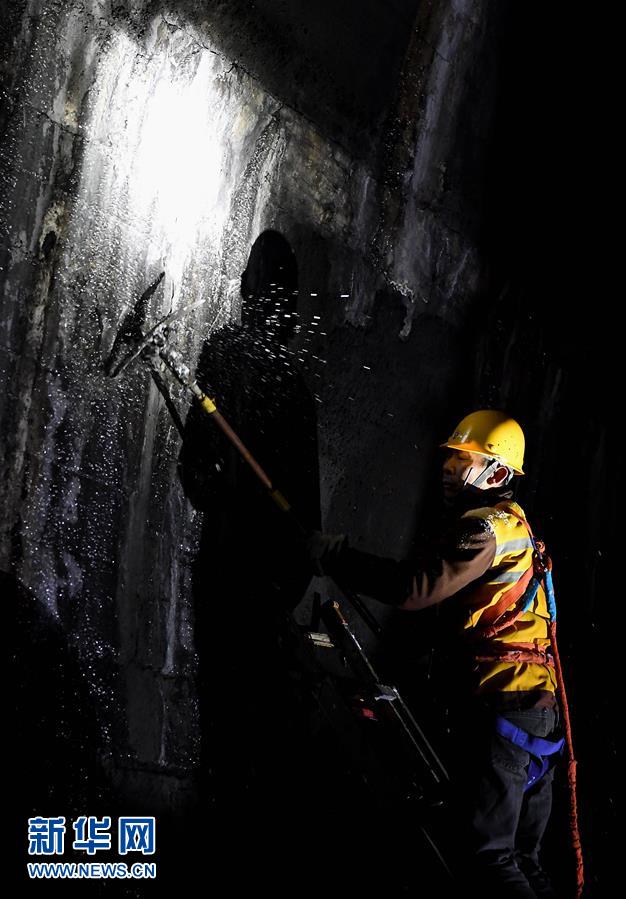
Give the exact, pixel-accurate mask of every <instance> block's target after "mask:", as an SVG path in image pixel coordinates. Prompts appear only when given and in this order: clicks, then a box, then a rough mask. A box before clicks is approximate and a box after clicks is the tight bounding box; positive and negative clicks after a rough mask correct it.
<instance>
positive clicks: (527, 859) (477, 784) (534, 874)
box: [462, 708, 559, 899]
mask: <svg viewBox="0 0 626 899" xmlns="http://www.w3.org/2000/svg"><path fill="white" fill-rule="evenodd" d="M505 717H506V718H508V719H509V720H510V721H512V722H513V723H514V724H516V725H517V726H518V727H521V728H522V729H523V730H525V731H527V732H528V733H530V734H533V735H535V736H538V737H547V738H548V739H556V738H557V737H558V734H557V733H556V732H555V731H556V728H557V725H558V718H559V715H558V709H553V708H535V709H526V710H523V711H517V710H516V711H507V712H506V714H505ZM478 719H479V720H478V721H476V720H475V721H474V724H475V728H474V729H473V730H472V731H471V732H467V744H466V745H467V747H468V750H469V752H468V754H467V756H466V762H467V761H469V760H470V759H471V763H470V765H469V766H467V765H464V766H463V768H464V769H465V770H464V771H463V772H462V780H463V790H462V822H463V823H462V828H463V836H462V839H463V841H464V847H465V851H466V853H467V859H466V860H467V868H468V871H466V873H469V875H470V877H471V879H472V885H473V886H474V887H475V888H476V889H480V892H481V894H482V895H483V896H494V897H495V896H498V897H502V899H504V897H519V899H537V897H541V899H555V897H556V894H555V893H554V892H553V889H552V887H551V885H550V883H549V880H548V878H547V876H546V875H545V873H544V872H543V871H542V868H541V865H540V862H539V851H540V847H541V840H542V838H543V835H544V832H545V829H546V825H547V823H548V819H549V817H550V811H551V808H552V781H553V779H554V772H555V769H554V768H551V769H550V770H549V771H548V772H547V773H546V774H545V775H544V776H543V777H542V778H541V779H540V780H539V781H538V782H537V783H535V784H534V785H533V786H532V787H531V788H530V789H529V790H527V791H524V787H525V785H526V782H527V779H528V763H529V761H530V756H529V754H528V752H526V751H525V750H524V749H521V748H520V747H518V746H516V745H515V744H513V743H512V742H511V741H509V740H508V739H506V738H505V737H502V736H500V735H499V734H498V733H496V731H495V727H494V720H495V713H494V712H493V711H485V710H480V711H479V712H478ZM478 725H479V726H478ZM468 757H469V758H468ZM557 765H558V762H557ZM468 768H469V770H468ZM464 867H465V866H464Z"/></svg>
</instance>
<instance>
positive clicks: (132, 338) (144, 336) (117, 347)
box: [105, 272, 205, 378]
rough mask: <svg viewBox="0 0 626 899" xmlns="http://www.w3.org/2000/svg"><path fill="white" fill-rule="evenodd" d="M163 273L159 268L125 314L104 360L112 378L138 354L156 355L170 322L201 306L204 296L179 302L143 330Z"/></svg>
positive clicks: (149, 356)
mask: <svg viewBox="0 0 626 899" xmlns="http://www.w3.org/2000/svg"><path fill="white" fill-rule="evenodd" d="M164 276H165V272H161V274H160V275H159V277H158V278H157V279H156V281H154V282H153V283H152V284H151V285H150V287H148V289H147V290H145V291H144V293H143V294H142V295H141V297H140V298H139V300H138V301H137V303H136V304H135V306H134V307H133V308H132V309H131V310H130V311H129V312H128V313H127V314H126V316H125V317H124V320H123V321H122V324H121V327H120V330H119V332H118V334H117V336H116V338H115V341H114V342H113V347H112V349H111V353H110V355H109V358H108V359H107V361H106V363H105V370H106V373H107V374H108V375H109V376H110V377H111V378H117V377H119V375H120V374H121V373H122V372H123V371H124V370H125V369H127V368H128V366H129V365H130V364H131V363H132V362H134V361H135V359H138V358H139V357H140V356H142V357H144V358H146V357H148V358H149V359H152V358H153V357H154V356H155V355H158V353H159V351H160V350H161V349H162V348H163V347H164V346H165V343H166V341H167V337H168V328H169V326H170V325H171V324H172V323H173V322H174V321H176V320H177V319H180V318H182V316H183V315H184V314H185V313H186V312H189V311H190V310H191V309H196V308H197V307H198V306H202V304H203V303H204V302H205V301H204V300H197V301H196V302H195V303H189V304H188V305H187V306H181V307H180V308H179V309H176V310H174V311H173V312H169V313H168V314H167V315H165V316H164V317H163V318H161V319H159V321H158V322H157V323H156V324H155V325H154V326H153V327H152V328H150V329H149V330H148V331H146V330H145V318H146V313H147V309H148V301H149V299H150V297H151V296H152V295H153V294H154V292H155V291H156V289H157V287H158V286H159V284H160V283H161V281H162V280H163V278H164Z"/></svg>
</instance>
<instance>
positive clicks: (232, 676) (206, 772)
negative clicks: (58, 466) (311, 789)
mask: <svg viewBox="0 0 626 899" xmlns="http://www.w3.org/2000/svg"><path fill="white" fill-rule="evenodd" d="M241 293H242V314H241V324H238V323H230V324H228V325H226V326H225V327H224V328H222V329H221V330H220V331H218V332H216V333H214V334H213V335H212V336H211V337H210V338H209V339H208V340H207V342H206V343H205V345H204V347H203V349H202V352H201V357H200V362H199V365H198V369H197V380H198V383H199V385H200V387H201V388H202V389H203V390H204V391H205V392H206V393H207V394H208V395H209V396H211V397H215V400H216V403H217V406H218V408H219V409H220V411H221V412H222V414H223V415H224V417H225V418H226V420H227V421H228V422H229V424H230V425H231V426H232V427H233V428H234V430H235V431H236V433H237V434H238V435H239V437H240V438H241V439H242V440H243V442H244V444H245V445H246V446H247V447H248V449H249V450H250V452H251V453H252V455H253V456H254V457H255V458H256V460H257V461H258V462H259V464H260V465H261V466H262V467H263V468H264V470H265V471H266V472H267V474H268V475H269V477H270V479H271V480H272V481H273V483H274V484H275V486H277V487H278V488H279V489H280V490H281V492H282V493H283V494H284V495H285V496H286V497H287V499H288V500H289V502H290V504H291V506H292V508H293V509H294V510H295V511H296V513H297V515H298V517H299V519H300V520H301V521H302V522H303V524H305V526H307V527H310V528H316V527H319V526H320V498H319V473H318V454H317V426H316V412H315V405H314V400H313V398H312V397H311V395H310V393H309V391H308V389H307V387H306V384H305V382H304V379H303V377H302V374H301V373H300V371H299V370H298V366H297V361H296V357H295V354H294V352H293V351H292V350H291V349H290V346H289V344H290V341H291V340H292V338H293V336H294V333H295V328H296V327H297V321H298V318H297V308H296V307H297V267H296V260H295V256H294V254H293V252H292V250H291V248H290V246H289V244H288V243H287V241H286V240H285V239H284V238H283V237H282V236H281V235H280V234H278V233H277V232H275V231H265V232H264V233H262V234H261V235H260V236H259V238H258V239H257V240H256V242H255V244H254V246H253V247H252V250H251V253H250V258H249V261H248V264H247V267H246V270H245V271H244V273H243V275H242V279H241ZM179 461H180V476H181V480H182V483H183V487H184V489H185V492H186V494H187V496H188V498H189V499H190V501H191V503H192V504H193V506H194V507H195V508H196V509H198V510H201V511H202V512H203V513H204V520H203V526H202V536H201V545H200V551H199V554H198V557H197V559H196V561H195V567H194V576H193V582H194V603H195V617H196V645H197V647H198V654H199V660H200V661H199V664H200V676H199V680H200V687H199V694H200V717H201V729H202V738H201V739H202V749H201V771H202V773H201V779H202V786H203V791H204V793H205V795H206V797H207V798H208V800H209V801H210V802H211V803H216V808H217V811H218V814H221V812H220V810H222V811H223V813H224V814H226V813H228V814H232V815H236V814H237V813H238V812H240V813H245V814H246V815H250V814H252V815H254V813H255V811H260V809H261V808H265V807H266V803H267V802H272V803H275V802H276V801H278V802H280V797H281V796H282V797H283V798H284V799H285V801H286V802H287V803H288V804H289V800H288V799H287V797H288V796H289V795H290V793H292V792H293V783H292V780H293V778H294V777H296V776H299V775H298V764H299V763H298V759H297V758H296V757H295V756H297V754H298V752H299V746H300V745H301V744H304V743H306V735H305V729H306V724H305V719H306V711H305V709H304V708H303V702H305V700H303V698H302V697H301V696H300V695H299V691H298V686H297V675H296V676H295V677H294V674H293V671H292V670H291V669H290V665H289V653H288V651H287V650H286V646H285V644H286V642H288V639H287V638H286V637H285V634H284V620H285V614H286V613H288V612H289V611H290V610H292V609H294V608H295V606H297V605H298V603H299V601H300V600H301V599H302V596H303V594H304V592H305V591H306V588H307V586H308V584H309V581H310V578H311V575H310V572H309V570H308V569H307V565H306V563H305V562H304V560H303V558H302V551H301V549H300V544H299V543H298V535H297V532H296V530H295V528H294V525H293V523H292V522H291V521H290V519H289V516H288V515H286V514H285V513H284V512H282V511H280V509H278V507H277V506H276V505H275V504H274V503H273V502H272V500H271V499H270V497H269V495H268V491H267V489H266V488H265V487H264V486H263V485H262V484H261V483H260V481H259V480H258V479H257V477H256V475H255V474H254V472H253V471H252V469H251V468H250V467H249V465H248V464H247V463H246V462H245V461H244V460H243V459H242V458H241V456H240V455H239V453H238V452H237V450H236V449H235V448H234V447H233V446H232V445H231V444H230V442H229V441H228V440H227V439H226V438H225V437H224V435H223V434H222V432H221V431H220V430H219V429H218V428H217V427H216V425H215V424H214V422H212V421H211V420H210V416H209V415H207V414H206V413H205V412H203V411H202V409H200V408H199V406H197V405H194V406H193V407H192V408H191V409H190V411H189V413H188V416H187V421H186V424H185V431H184V440H183V447H182V450H181V454H180V460H179Z"/></svg>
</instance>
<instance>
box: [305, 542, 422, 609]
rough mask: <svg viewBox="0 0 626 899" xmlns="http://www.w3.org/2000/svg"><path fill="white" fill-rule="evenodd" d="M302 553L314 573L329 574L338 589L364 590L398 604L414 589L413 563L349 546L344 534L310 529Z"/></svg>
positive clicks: (391, 603) (395, 604) (368, 593)
mask: <svg viewBox="0 0 626 899" xmlns="http://www.w3.org/2000/svg"><path fill="white" fill-rule="evenodd" d="M305 556H306V558H307V559H308V561H309V563H310V565H311V568H312V569H313V572H314V574H316V575H317V576H318V577H322V576H323V575H329V576H330V577H332V578H334V579H335V581H336V582H337V585H338V586H339V588H341V586H342V584H343V585H344V588H346V589H347V588H349V589H351V590H355V591H356V592H357V593H365V594H366V595H367V596H372V597H373V598H374V599H377V600H378V601H379V602H382V603H385V604H387V605H392V606H398V605H401V604H402V603H403V602H404V601H405V600H406V599H407V597H408V596H409V595H410V594H411V591H412V589H413V566H412V565H411V563H410V562H408V561H407V560H402V561H400V562H397V561H396V560H395V559H387V558H383V557H381V556H375V555H373V554H372V553H366V552H363V551H362V550H360V549H354V548H353V547H351V546H350V543H349V539H348V536H347V535H346V534H322V532H321V531H312V532H311V533H310V534H309V535H308V536H307V537H306V538H305Z"/></svg>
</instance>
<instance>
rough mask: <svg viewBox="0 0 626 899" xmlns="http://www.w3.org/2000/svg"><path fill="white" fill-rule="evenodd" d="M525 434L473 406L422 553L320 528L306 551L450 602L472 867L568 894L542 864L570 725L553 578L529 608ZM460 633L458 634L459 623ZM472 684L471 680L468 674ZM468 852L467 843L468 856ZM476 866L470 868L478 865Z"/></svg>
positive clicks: (334, 568) (318, 570) (314, 560)
mask: <svg viewBox="0 0 626 899" xmlns="http://www.w3.org/2000/svg"><path fill="white" fill-rule="evenodd" d="M524 443H525V441H524V434H523V431H522V429H521V427H520V425H519V424H518V423H517V422H516V421H515V420H514V419H512V418H511V417H510V416H509V415H507V414H506V413H504V412H500V411H496V410H485V409H481V410H479V411H476V412H472V413H471V414H469V415H467V416H466V417H465V418H463V420H462V421H461V422H460V423H459V424H458V426H457V427H456V428H455V429H454V431H453V433H452V435H451V436H450V438H449V439H448V440H447V441H446V442H445V443H443V444H441V447H442V448H443V449H444V450H445V457H444V460H443V470H442V475H443V499H444V505H445V514H444V519H443V520H444V527H443V528H442V529H441V533H440V534H439V535H438V536H437V538H436V539H435V541H434V542H433V546H432V548H431V550H430V551H429V552H428V553H427V554H426V555H425V556H422V557H421V558H420V559H419V560H418V561H417V563H416V562H412V561H409V560H408V559H404V560H401V561H396V560H394V559H389V558H382V557H379V556H375V555H372V554H370V553H366V552H363V551H361V550H357V549H356V548H354V547H352V546H351V545H350V541H349V538H348V536H347V535H345V534H322V533H321V532H319V531H316V532H314V533H312V534H311V535H309V537H308V539H307V541H306V551H307V553H308V558H309V561H310V564H311V566H312V570H313V571H314V573H315V574H317V575H330V576H331V577H333V578H334V579H335V580H336V581H337V583H338V584H339V585H341V584H344V585H345V586H346V589H352V590H356V591H358V592H361V593H364V594H366V595H367V596H370V597H373V598H374V599H376V600H379V601H380V602H383V603H386V604H389V605H392V606H394V607H396V608H397V609H399V610H403V611H407V612H408V611H419V610H421V609H425V608H427V607H429V606H433V605H434V604H437V603H441V602H443V601H444V600H447V601H448V606H449V608H450V609H451V610H452V613H453V614H452V615H451V616H450V619H449V620H450V621H451V622H452V623H453V625H454V627H453V629H454V631H455V639H459V640H460V645H461V646H462V647H463V649H464V652H465V658H466V660H467V663H469V671H470V672H471V677H470V678H469V679H467V678H466V680H467V681H468V683H469V696H470V697H471V703H469V704H467V703H464V704H463V705H464V706H465V708H466V710H467V719H466V722H467V723H468V724H469V729H468V730H467V732H466V733H464V734H461V735H460V737H461V739H460V741H459V742H460V743H462V745H463V755H464V759H463V771H462V781H463V785H462V786H461V781H459V790H460V791H461V792H460V794H458V801H459V802H460V803H461V809H462V810H463V811H464V816H465V824H466V826H465V829H464V830H463V834H464V837H463V838H464V841H465V846H464V850H463V851H462V858H463V859H464V861H463V876H464V877H465V876H466V875H470V876H472V877H474V878H475V884H474V885H475V886H476V887H477V888H480V889H481V892H482V894H483V895H493V896H496V895H497V896H499V897H505V896H506V897H508V896H511V897H524V899H535V897H554V896H555V895H556V894H555V893H554V890H553V887H552V886H551V884H550V882H549V879H548V877H547V875H546V874H545V872H544V871H543V869H542V867H541V865H540V862H539V851H540V844H541V840H542V837H543V834H544V831H545V828H546V824H547V822H548V818H549V815H550V811H551V801H552V780H553V777H554V770H555V769H554V763H555V761H556V759H557V757H558V755H559V753H560V750H561V748H562V745H563V740H558V739H556V737H557V736H559V703H558V701H557V697H556V689H557V680H556V677H555V672H554V667H553V659H552V657H551V652H550V638H549V633H548V622H549V617H550V616H549V613H548V606H547V599H546V594H545V592H544V589H543V587H542V586H540V587H539V590H538V591H537V593H536V596H535V598H534V600H533V602H532V605H531V607H530V608H528V609H527V610H525V611H521V608H520V603H521V602H522V599H523V596H522V593H523V591H522V588H523V587H524V586H525V584H526V583H527V581H528V580H529V577H530V575H529V573H528V572H529V571H532V566H533V552H534V548H533V542H532V540H531V533H530V532H529V527H528V525H527V523H526V520H525V515H524V512H523V509H522V508H521V506H520V505H519V504H518V503H517V502H515V501H514V500H513V499H512V497H513V489H512V482H513V479H514V478H517V477H519V476H521V475H523V474H524V471H523V468H522V466H523V455H524ZM451 636H452V635H451ZM459 687H463V685H462V684H459ZM465 853H466V854H465ZM466 863H467V864H469V866H470V871H467V870H466V868H465V864H466Z"/></svg>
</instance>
